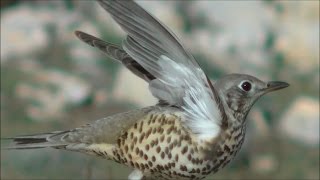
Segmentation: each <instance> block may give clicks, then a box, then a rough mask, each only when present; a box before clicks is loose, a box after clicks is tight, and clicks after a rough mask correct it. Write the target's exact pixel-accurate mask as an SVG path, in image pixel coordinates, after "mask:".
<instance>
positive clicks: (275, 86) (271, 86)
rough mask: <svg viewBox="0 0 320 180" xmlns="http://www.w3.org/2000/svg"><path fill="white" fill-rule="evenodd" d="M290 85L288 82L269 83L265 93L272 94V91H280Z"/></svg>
mask: <svg viewBox="0 0 320 180" xmlns="http://www.w3.org/2000/svg"><path fill="white" fill-rule="evenodd" d="M288 86H289V84H288V83H286V82H281V81H270V82H268V83H267V87H266V88H265V89H264V91H265V93H267V92H272V91H276V90H279V89H283V88H286V87H288Z"/></svg>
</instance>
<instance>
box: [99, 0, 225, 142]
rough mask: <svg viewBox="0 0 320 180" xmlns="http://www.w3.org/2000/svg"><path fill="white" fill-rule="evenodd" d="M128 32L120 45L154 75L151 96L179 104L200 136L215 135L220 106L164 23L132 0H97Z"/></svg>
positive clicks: (187, 122) (217, 128)
mask: <svg viewBox="0 0 320 180" xmlns="http://www.w3.org/2000/svg"><path fill="white" fill-rule="evenodd" d="M98 2H99V3H100V5H101V6H102V7H103V8H104V9H105V10H106V11H107V12H109V13H110V14H111V16H112V17H113V19H114V20H115V21H116V22H117V23H118V24H119V25H120V26H121V28H122V29H123V30H124V31H125V32H126V33H127V34H128V36H127V37H126V39H125V40H124V41H123V44H122V46H123V49H124V50H125V51H126V53H128V54H129V55H130V57H132V58H133V59H134V60H135V61H136V62H137V63H138V64H140V65H141V66H142V67H143V68H144V69H145V70H146V71H148V72H149V73H150V74H152V75H153V76H154V77H155V78H156V79H154V80H152V81H150V82H149V88H150V91H151V93H152V94H153V96H155V97H157V98H158V99H160V100H162V101H165V102H167V103H169V104H170V105H175V106H178V107H181V108H182V109H183V110H184V114H185V117H186V118H185V124H186V125H187V126H188V127H189V128H190V129H191V130H192V131H193V132H194V133H196V134H199V135H200V137H204V138H207V137H210V138H211V137H215V136H216V135H217V134H218V133H219V132H220V129H221V126H222V124H223V123H222V119H221V117H222V116H221V106H220V105H219V104H218V103H217V102H216V101H215V100H214V99H217V98H218V97H217V95H216V93H215V90H214V87H213V86H212V84H211V83H210V81H209V80H208V78H207V76H206V75H205V73H204V72H203V70H202V69H201V68H200V66H199V65H198V63H197V62H196V61H195V59H194V58H193V56H192V55H191V54H190V53H188V52H187V51H186V50H185V48H184V47H183V46H182V44H181V43H180V42H179V41H178V39H177V38H176V37H175V35H174V34H173V33H171V32H170V31H169V30H168V29H167V28H166V27H165V25H163V24H162V23H160V22H159V21H158V20H157V19H156V18H154V17H153V16H152V15H150V14H149V13H148V12H146V11H145V10H144V9H143V8H141V7H140V6H139V5H138V4H136V3H135V2H133V1H131V0H129V1H113V0H98Z"/></svg>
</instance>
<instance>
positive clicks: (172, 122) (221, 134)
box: [8, 0, 288, 179]
mask: <svg viewBox="0 0 320 180" xmlns="http://www.w3.org/2000/svg"><path fill="white" fill-rule="evenodd" d="M98 2H99V4H100V5H101V6H102V7H103V8H104V9H105V10H106V11H107V12H108V13H110V14H111V16H112V18H113V19H114V20H115V21H116V22H117V23H118V24H119V25H120V26H121V28H122V29H123V30H124V31H125V32H126V33H127V36H126V38H125V39H124V41H123V43H122V46H121V47H119V46H116V45H113V44H110V43H108V42H105V41H103V40H101V39H98V38H96V37H94V36H91V35H88V34H86V33H83V32H80V31H76V35H77V37H78V38H80V39H81V40H82V41H84V42H86V43H87V44H89V45H91V46H93V47H97V48H99V49H100V50H102V51H103V52H105V53H106V54H107V55H108V56H110V57H112V58H113V59H115V60H117V61H119V62H121V63H122V64H123V65H124V66H125V67H127V68H128V69H129V70H130V71H131V72H133V73H134V74H135V75H137V76H139V77H140V78H142V79H144V80H145V81H146V82H148V83H149V89H150V91H151V93H152V95H153V96H154V97H156V98H157V99H159V103H158V104H156V105H154V106H150V107H146V108H142V109H138V110H133V111H129V112H125V113H120V114H116V115H112V116H109V117H106V118H103V119H100V120H97V121H95V122H93V123H91V124H88V125H86V126H83V127H80V128H75V129H71V130H67V131H56V132H50V133H44V134H36V135H30V136H17V137H14V138H12V139H13V141H14V142H15V145H12V146H11V147H8V148H9V149H29V148H45V147H51V148H56V149H66V150H71V151H77V152H83V153H87V154H93V155H97V156H100V157H103V158H106V159H110V160H113V161H116V162H119V163H121V164H125V165H127V166H129V167H132V168H133V169H134V171H133V172H132V173H131V174H130V175H129V179H142V178H155V179H202V178H204V177H206V176H207V175H208V174H210V173H215V172H217V171H218V170H219V169H221V168H222V167H224V166H225V165H226V164H228V163H229V162H230V160H231V159H232V158H233V157H234V156H235V155H236V154H237V152H238V151H239V149H240V147H241V144H242V143H243V140H244V136H245V131H246V120H245V119H246V116H247V114H248V112H249V110H250V109H251V107H252V105H253V104H254V103H255V101H256V100H257V99H259V97H261V96H262V95H264V94H266V93H268V92H271V91H275V90H278V89H282V88H285V87H287V86H288V84H287V83H285V82H279V81H271V82H263V81H261V80H259V79H257V78H255V77H253V76H250V75H245V74H230V75H226V76H224V77H223V78H221V79H219V80H217V81H215V82H211V81H210V80H209V78H208V76H207V75H206V74H205V73H204V71H203V70H202V69H201V68H200V66H199V64H198V63H197V62H196V60H195V59H194V57H193V56H192V55H191V54H190V53H189V52H188V51H186V49H185V48H184V47H183V45H182V44H181V43H180V41H178V39H177V38H176V36H175V35H174V34H173V33H172V32H171V31H170V30H168V29H167V27H166V26H164V25H163V24H162V23H161V22H160V21H158V20H157V19H156V18H155V17H153V16H152V15H150V14H149V13H148V12H146V11H145V10H144V9H142V8H141V7H140V6H139V5H138V4H136V3H135V2H133V1H131V0H130V1H113V0H98ZM129 91H130V89H128V93H129Z"/></svg>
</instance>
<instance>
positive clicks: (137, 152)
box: [136, 147, 139, 155]
mask: <svg viewBox="0 0 320 180" xmlns="http://www.w3.org/2000/svg"><path fill="white" fill-rule="evenodd" d="M138 154H139V148H138V147H136V155H138Z"/></svg>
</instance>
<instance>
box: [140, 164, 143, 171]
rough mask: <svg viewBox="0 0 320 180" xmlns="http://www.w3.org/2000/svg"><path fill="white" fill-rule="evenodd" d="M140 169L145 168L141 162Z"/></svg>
mask: <svg viewBox="0 0 320 180" xmlns="http://www.w3.org/2000/svg"><path fill="white" fill-rule="evenodd" d="M140 169H141V170H142V171H143V170H144V164H142V163H141V164H140Z"/></svg>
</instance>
